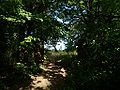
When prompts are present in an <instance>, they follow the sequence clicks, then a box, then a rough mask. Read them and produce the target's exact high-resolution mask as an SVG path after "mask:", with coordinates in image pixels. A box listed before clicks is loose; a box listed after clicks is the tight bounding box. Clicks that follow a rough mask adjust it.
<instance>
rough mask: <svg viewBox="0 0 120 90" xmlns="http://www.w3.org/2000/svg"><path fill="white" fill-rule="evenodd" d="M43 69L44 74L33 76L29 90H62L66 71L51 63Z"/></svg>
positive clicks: (47, 63)
mask: <svg viewBox="0 0 120 90" xmlns="http://www.w3.org/2000/svg"><path fill="white" fill-rule="evenodd" d="M42 68H43V70H44V71H43V72H42V74H40V75H34V76H31V79H32V82H31V84H30V86H29V87H28V89H27V90H61V89H62V87H64V85H65V80H66V76H67V72H66V70H65V69H64V68H63V67H61V66H58V65H55V64H54V63H52V62H49V61H47V62H46V63H45V64H44V65H43V67H42ZM21 90H22V89H21Z"/></svg>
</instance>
